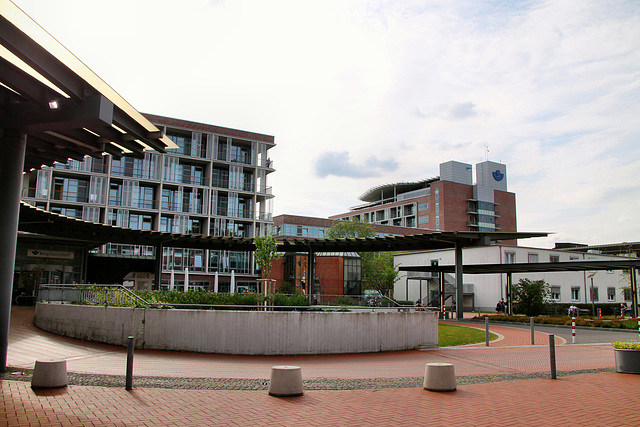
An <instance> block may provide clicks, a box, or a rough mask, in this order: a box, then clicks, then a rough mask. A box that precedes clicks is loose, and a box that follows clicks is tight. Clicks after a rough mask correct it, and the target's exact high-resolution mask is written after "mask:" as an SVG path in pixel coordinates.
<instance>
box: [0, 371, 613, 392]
mask: <svg viewBox="0 0 640 427" xmlns="http://www.w3.org/2000/svg"><path fill="white" fill-rule="evenodd" d="M612 371H614V369H613V368H606V369H587V370H576V371H565V372H558V376H559V377H566V376H570V375H580V374H592V373H597V372H612ZM32 374H33V371H29V370H21V371H18V370H13V371H7V372H5V373H2V374H0V380H10V381H25V382H31V377H32ZM533 378H549V374H548V373H544V372H537V373H518V374H500V375H469V376H458V377H456V382H457V384H458V385H465V384H481V383H493V382H500V381H515V380H526V379H533ZM67 379H68V383H69V385H81V386H97V387H124V386H125V377H124V376H116V375H96V374H77V373H72V372H69V373H68V374H67ZM423 381H424V378H423V377H413V378H373V379H335V378H319V379H313V380H304V381H303V387H304V389H305V390H365V389H381V388H412V387H422V385H423ZM133 386H134V388H159V389H182V390H267V389H268V388H269V380H261V379H237V378H173V377H134V379H133Z"/></svg>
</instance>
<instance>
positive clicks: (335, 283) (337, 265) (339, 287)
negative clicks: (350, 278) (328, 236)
mask: <svg viewBox="0 0 640 427" xmlns="http://www.w3.org/2000/svg"><path fill="white" fill-rule="evenodd" d="M316 277H317V278H318V279H319V280H320V285H321V286H320V290H321V293H322V294H324V295H343V292H344V260H343V259H342V258H340V257H316Z"/></svg>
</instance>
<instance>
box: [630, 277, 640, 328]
mask: <svg viewBox="0 0 640 427" xmlns="http://www.w3.org/2000/svg"><path fill="white" fill-rule="evenodd" d="M629 275H630V278H631V304H632V306H631V315H632V316H633V317H635V318H636V319H637V318H638V314H639V313H638V284H637V281H636V269H635V268H634V267H631V271H629Z"/></svg>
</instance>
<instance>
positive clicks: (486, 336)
mask: <svg viewBox="0 0 640 427" xmlns="http://www.w3.org/2000/svg"><path fill="white" fill-rule="evenodd" d="M484 339H485V341H486V342H487V347H489V317H485V318H484Z"/></svg>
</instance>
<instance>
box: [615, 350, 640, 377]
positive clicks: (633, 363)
mask: <svg viewBox="0 0 640 427" xmlns="http://www.w3.org/2000/svg"><path fill="white" fill-rule="evenodd" d="M613 351H614V352H615V356H616V372H620V373H623V374H640V349H626V348H615V349H614V350H613Z"/></svg>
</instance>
